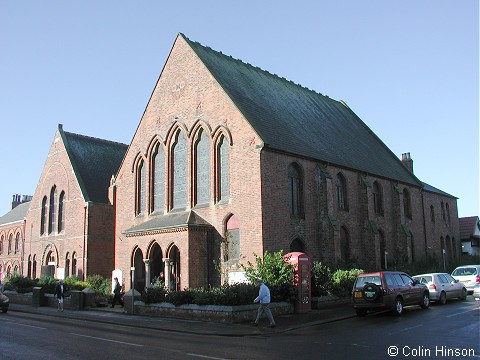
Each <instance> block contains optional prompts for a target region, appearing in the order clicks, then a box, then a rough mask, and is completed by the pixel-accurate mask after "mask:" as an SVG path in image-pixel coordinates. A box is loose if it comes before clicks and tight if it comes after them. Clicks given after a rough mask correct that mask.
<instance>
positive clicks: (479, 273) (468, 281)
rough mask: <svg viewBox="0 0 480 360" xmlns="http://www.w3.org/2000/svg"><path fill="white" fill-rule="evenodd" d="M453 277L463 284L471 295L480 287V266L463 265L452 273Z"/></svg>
mask: <svg viewBox="0 0 480 360" xmlns="http://www.w3.org/2000/svg"><path fill="white" fill-rule="evenodd" d="M452 276H453V277H454V278H455V279H457V280H458V281H460V282H462V283H463V284H464V285H465V287H466V288H467V291H468V293H469V294H473V290H474V289H475V288H476V287H479V286H480V265H463V266H459V267H457V268H456V269H455V270H453V272H452Z"/></svg>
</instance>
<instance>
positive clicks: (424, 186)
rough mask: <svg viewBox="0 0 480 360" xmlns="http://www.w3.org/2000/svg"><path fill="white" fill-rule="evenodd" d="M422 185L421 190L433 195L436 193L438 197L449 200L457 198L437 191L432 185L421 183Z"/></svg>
mask: <svg viewBox="0 0 480 360" xmlns="http://www.w3.org/2000/svg"><path fill="white" fill-rule="evenodd" d="M422 184H423V190H425V191H430V192H433V193H436V194H439V195H443V196H447V197H451V198H454V199H458V198H457V197H455V196H453V195H450V194H448V193H446V192H445V191H442V190H440V189H437V188H436V187H433V186H432V185H428V184H427V183H424V182H422Z"/></svg>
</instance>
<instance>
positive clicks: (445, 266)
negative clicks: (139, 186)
mask: <svg viewBox="0 0 480 360" xmlns="http://www.w3.org/2000/svg"><path fill="white" fill-rule="evenodd" d="M442 257H443V272H447V264H446V263H445V249H442Z"/></svg>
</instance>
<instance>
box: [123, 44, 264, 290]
mask: <svg viewBox="0 0 480 360" xmlns="http://www.w3.org/2000/svg"><path fill="white" fill-rule="evenodd" d="M199 125H202V126H203V128H204V130H205V131H206V134H207V136H208V138H209V140H210V149H211V151H210V159H211V166H210V177H211V187H210V192H211V197H210V204H209V206H207V207H201V208H196V209H195V211H196V212H197V213H198V214H199V215H200V216H201V217H203V218H204V219H205V220H207V221H208V222H209V223H210V224H211V225H212V230H211V235H210V236H211V239H212V241H213V242H215V245H216V248H217V250H216V251H215V256H219V257H221V256H220V253H219V252H220V247H221V240H222V239H221V238H222V237H223V236H224V233H225V222H226V220H227V218H228V217H229V215H231V214H235V215H236V216H237V218H238V219H239V223H240V243H241V245H240V246H241V254H242V256H243V259H242V261H247V260H253V255H252V254H253V252H256V253H257V254H261V253H262V252H263V243H262V221H261V207H260V190H261V187H260V171H259V169H260V157H259V150H258V149H257V148H256V145H259V139H258V137H257V136H256V134H255V133H254V132H253V130H252V129H251V127H250V125H249V124H248V123H247V121H246V120H245V119H244V118H243V117H242V115H241V114H240V113H239V111H238V109H236V107H235V106H234V104H233V103H232V102H231V100H230V99H229V98H228V97H227V96H226V95H225V93H224V91H223V90H222V88H221V87H220V86H219V84H218V83H217V82H216V80H215V79H214V78H213V77H212V76H211V75H210V73H209V72H208V71H207V70H206V68H205V67H204V66H203V65H202V63H201V62H200V61H199V60H198V58H197V57H196V55H195V54H194V52H193V51H192V50H191V49H190V47H189V46H188V45H187V44H186V43H185V41H184V40H183V39H181V38H178V39H177V41H176V43H175V44H174V47H173V49H172V52H171V54H170V56H169V58H168V60H167V63H166V64H165V67H164V69H163V71H162V74H161V77H160V79H159V81H158V83H157V85H156V87H155V89H154V91H153V94H152V97H151V99H150V101H149V103H148V105H147V108H146V110H145V113H144V115H143V117H142V119H141V122H140V124H139V126H138V128H137V130H136V133H135V135H134V137H133V140H132V143H131V145H130V147H129V150H128V151H127V154H126V156H125V159H124V162H123V164H122V166H121V168H120V170H119V173H118V176H117V178H116V194H117V195H116V204H115V206H116V258H115V266H116V267H118V268H120V269H122V270H124V272H125V270H126V269H128V268H129V267H130V261H131V257H132V251H133V249H134V248H135V247H136V246H138V247H139V248H140V249H142V251H143V253H146V250H147V247H148V245H149V244H150V243H151V242H152V241H153V240H155V241H157V242H158V243H159V244H160V246H161V247H162V250H163V249H165V244H166V243H167V242H168V241H167V240H165V239H166V238H168V239H169V240H170V239H171V241H172V242H174V243H175V244H176V245H177V246H178V247H179V249H180V252H181V256H182V287H184V286H190V280H188V279H186V278H185V276H186V274H190V275H189V277H190V276H193V275H192V272H191V271H188V263H189V262H190V261H197V259H195V260H193V259H191V258H190V256H192V251H189V250H188V242H186V243H184V244H182V243H181V241H182V239H183V235H182V236H179V237H176V236H172V234H170V233H167V234H159V235H156V236H140V237H128V238H127V237H126V236H125V235H123V234H122V232H123V231H125V230H126V229H128V228H130V227H132V226H135V225H138V224H140V223H143V222H145V221H148V220H150V219H152V218H153V216H152V215H149V214H146V215H144V216H138V217H136V216H135V173H134V172H133V169H135V159H136V158H137V156H139V154H140V156H141V157H143V158H144V159H145V161H147V162H146V164H148V159H149V158H150V156H151V151H152V144H153V143H152V139H154V138H157V139H159V140H160V141H162V142H163V143H166V147H165V148H164V152H165V154H168V150H167V149H168V148H169V146H170V144H171V137H172V126H173V127H176V126H179V127H180V128H181V129H182V130H185V131H184V132H183V133H184V135H185V136H186V138H187V169H188V170H187V184H189V185H188V187H187V188H188V189H187V199H188V205H187V209H186V210H190V209H191V208H192V206H193V200H192V199H193V194H192V192H193V190H192V189H193V181H192V173H193V167H192V156H193V155H192V147H193V139H194V136H195V130H197V129H198V126H199ZM219 131H223V133H224V134H225V135H226V137H227V140H229V141H231V146H230V147H229V164H230V173H229V188H230V199H229V201H228V202H225V203H222V204H215V203H214V197H213V193H214V181H213V176H214V171H215V168H214V161H213V159H214V156H215V152H214V147H213V142H214V141H215V140H216V139H217V137H218V134H219ZM230 134H231V137H230ZM165 161H166V162H165V169H168V159H166V160H165ZM146 176H147V179H148V178H149V177H150V173H149V168H148V166H147V169H146ZM148 184H149V183H148V181H147V188H148ZM165 193H166V191H165ZM147 206H148V201H147ZM175 234H177V235H179V234H178V233H175ZM190 236H192V239H194V238H195V237H196V236H197V234H195V233H191V234H190ZM164 238H165V239H164ZM202 246H203V245H202ZM202 251H203V250H202ZM216 260H217V263H218V260H219V259H216ZM184 261H185V262H184ZM202 263H203V262H202ZM200 265H201V264H200ZM200 265H199V266H200ZM201 266H202V269H200V270H198V271H200V273H202V274H204V273H205V272H206V270H205V269H203V266H204V265H201ZM210 266H213V265H212V263H210ZM192 269H193V268H192ZM223 270H225V268H223ZM127 272H128V271H127ZM193 272H194V273H195V274H196V273H197V270H193ZM201 277H202V278H204V277H205V275H202V276H201ZM198 281H199V280H196V279H195V280H194V279H193V278H192V280H191V284H196V283H197V282H198Z"/></svg>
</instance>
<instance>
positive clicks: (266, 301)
mask: <svg viewBox="0 0 480 360" xmlns="http://www.w3.org/2000/svg"><path fill="white" fill-rule="evenodd" d="M257 285H258V286H259V289H258V296H257V297H256V298H255V300H253V302H254V303H257V302H259V303H260V306H259V307H258V310H257V318H256V319H255V321H253V322H252V325H254V326H258V322H259V321H260V318H261V317H262V314H263V313H265V315H267V318H268V321H269V322H270V324H269V325H268V327H269V328H274V327H275V326H276V324H275V320H274V319H273V315H272V312H271V311H270V289H269V288H268V287H267V285H265V284H264V282H263V280H262V279H257Z"/></svg>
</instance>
